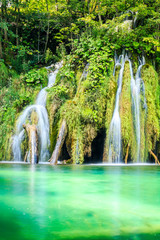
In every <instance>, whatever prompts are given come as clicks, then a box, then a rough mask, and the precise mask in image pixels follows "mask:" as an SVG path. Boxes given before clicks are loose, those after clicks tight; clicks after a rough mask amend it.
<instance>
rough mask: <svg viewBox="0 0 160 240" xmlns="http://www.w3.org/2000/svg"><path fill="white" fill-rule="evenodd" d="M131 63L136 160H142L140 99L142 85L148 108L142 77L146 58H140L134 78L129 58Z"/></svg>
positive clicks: (145, 106)
mask: <svg viewBox="0 0 160 240" xmlns="http://www.w3.org/2000/svg"><path fill="white" fill-rule="evenodd" d="M128 61H129V65H130V73H131V96H132V109H133V115H134V116H133V119H134V127H135V132H136V142H137V156H136V161H137V162H140V145H141V131H140V130H141V127H140V101H141V95H140V94H141V85H142V92H143V97H144V108H145V110H146V109H147V104H146V98H145V88H144V82H143V80H142V79H141V68H142V66H143V65H144V64H145V59H144V57H142V59H141V60H140V59H139V67H138V69H137V73H136V77H135V79H134V76H133V68H132V63H131V60H130V59H129V58H128Z"/></svg>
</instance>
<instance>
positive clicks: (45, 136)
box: [12, 62, 62, 161]
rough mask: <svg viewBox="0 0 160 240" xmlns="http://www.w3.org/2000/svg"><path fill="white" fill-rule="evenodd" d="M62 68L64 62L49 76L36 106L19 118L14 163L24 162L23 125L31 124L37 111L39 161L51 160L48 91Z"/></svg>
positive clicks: (14, 139)
mask: <svg viewBox="0 0 160 240" xmlns="http://www.w3.org/2000/svg"><path fill="white" fill-rule="evenodd" d="M61 67H62V62H60V63H57V64H55V71H54V72H52V73H50V74H49V76H48V86H47V87H45V88H43V89H42V90H41V91H40V92H39V94H38V96H37V99H36V102H35V104H34V105H31V106H28V107H27V108H26V109H25V110H24V111H23V113H22V114H21V115H20V117H19V118H18V120H17V126H16V134H15V135H14V136H13V144H12V150H13V156H14V161H21V160H22V156H21V155H22V154H21V143H22V141H23V140H24V138H25V131H24V129H23V125H24V124H25V123H26V121H28V122H30V123H31V114H32V112H33V111H35V112H36V113H37V116H38V123H37V131H38V138H39V142H40V154H39V160H40V161H45V160H47V159H48V158H49V151H48V147H49V145H50V140H49V120H48V113H47V110H46V99H47V91H46V89H47V88H51V87H52V86H53V84H54V83H55V80H56V75H57V73H58V71H59V69H60V68H61Z"/></svg>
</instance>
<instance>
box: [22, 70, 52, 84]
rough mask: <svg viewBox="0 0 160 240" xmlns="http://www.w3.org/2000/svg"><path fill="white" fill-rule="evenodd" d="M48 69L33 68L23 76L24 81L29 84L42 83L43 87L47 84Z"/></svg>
mask: <svg viewBox="0 0 160 240" xmlns="http://www.w3.org/2000/svg"><path fill="white" fill-rule="evenodd" d="M47 79H48V74H47V69H46V68H41V69H38V70H37V69H33V70H31V71H29V72H28V73H27V74H25V75H24V76H23V82H24V83H26V84H27V85H28V86H29V85H40V84H41V85H42V86H43V87H44V86H46V85H47Z"/></svg>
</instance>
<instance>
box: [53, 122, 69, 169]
mask: <svg viewBox="0 0 160 240" xmlns="http://www.w3.org/2000/svg"><path fill="white" fill-rule="evenodd" d="M66 135H67V124H66V121H65V120H63V121H62V124H61V127H60V130H59V133H58V138H57V142H56V146H55V149H54V151H53V153H52V156H51V158H50V160H49V161H50V162H51V164H55V165H56V164H57V161H58V158H59V155H60V153H61V149H62V146H63V143H64V140H65V137H66Z"/></svg>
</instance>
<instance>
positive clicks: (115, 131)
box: [109, 54, 147, 163]
mask: <svg viewBox="0 0 160 240" xmlns="http://www.w3.org/2000/svg"><path fill="white" fill-rule="evenodd" d="M125 61H128V62H129V65H130V74H131V97H132V111H133V125H134V128H135V133H136V144H137V146H136V161H137V163H138V162H140V159H141V158H140V145H141V125H140V122H141V121H140V119H141V116H140V112H141V92H142V94H143V108H144V109H145V114H146V112H147V104H146V98H145V87H144V82H143V80H142V79H141V68H142V66H143V65H144V64H145V59H144V57H142V59H139V67H138V69H137V73H136V77H135V79H134V76H133V68H132V63H131V60H130V59H129V57H128V56H127V54H126V55H125V56H124V54H122V55H120V56H119V57H117V55H115V66H114V72H113V74H115V70H116V68H117V66H120V73H119V76H118V88H117V93H116V101H115V108H114V112H113V117H112V120H111V124H110V130H109V162H114V163H120V162H121V119H120V115H119V107H120V106H119V98H120V94H121V91H122V80H123V71H124V65H125Z"/></svg>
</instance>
